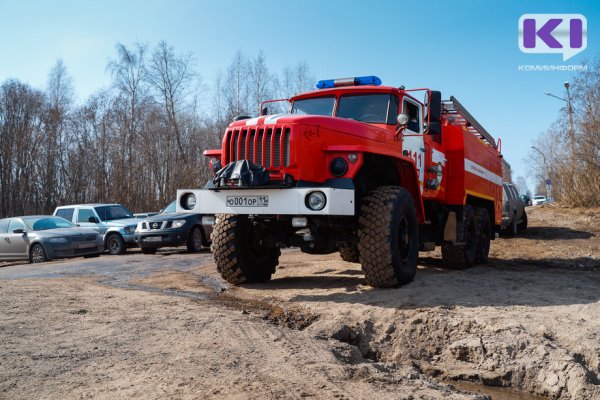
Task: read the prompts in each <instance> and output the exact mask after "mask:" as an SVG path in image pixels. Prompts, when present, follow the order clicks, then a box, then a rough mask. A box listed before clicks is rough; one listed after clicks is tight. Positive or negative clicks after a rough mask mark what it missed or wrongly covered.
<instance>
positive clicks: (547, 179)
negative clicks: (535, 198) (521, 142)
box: [531, 146, 552, 199]
mask: <svg viewBox="0 0 600 400" xmlns="http://www.w3.org/2000/svg"><path fill="white" fill-rule="evenodd" d="M531 148H532V149H534V150H535V151H537V152H538V153H540V154H541V155H542V160H544V175H546V176H545V177H544V184H545V185H546V198H547V199H548V198H550V197H551V196H552V181H551V180H550V174H549V172H548V167H547V164H546V156H545V155H544V153H542V151H541V150H540V149H538V148H537V147H535V146H531ZM548 182H550V183H548Z"/></svg>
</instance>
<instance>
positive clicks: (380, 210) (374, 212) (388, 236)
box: [358, 186, 419, 288]
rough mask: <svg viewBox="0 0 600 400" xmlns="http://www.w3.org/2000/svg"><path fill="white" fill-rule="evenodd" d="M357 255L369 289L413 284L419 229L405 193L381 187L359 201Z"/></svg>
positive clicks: (413, 209) (411, 202)
mask: <svg viewBox="0 0 600 400" xmlns="http://www.w3.org/2000/svg"><path fill="white" fill-rule="evenodd" d="M358 253H359V259H360V264H361V265H362V270H363V272H364V273H365V279H366V281H367V283H368V284H369V285H371V286H375V287H382V288H384V287H394V286H398V285H403V284H406V283H409V282H410V281H412V280H413V278H414V276H415V273H416V271H417V261H418V257H419V226H418V222H417V214H416V212H415V206H414V203H413V199H412V197H411V195H410V193H409V192H408V191H407V190H406V189H404V188H402V187H398V186H382V187H379V188H377V189H375V190H373V191H372V192H371V193H369V195H368V196H367V197H365V198H364V199H363V204H362V206H361V209H360V217H359V219H358Z"/></svg>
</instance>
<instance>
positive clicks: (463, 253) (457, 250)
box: [442, 205, 478, 269]
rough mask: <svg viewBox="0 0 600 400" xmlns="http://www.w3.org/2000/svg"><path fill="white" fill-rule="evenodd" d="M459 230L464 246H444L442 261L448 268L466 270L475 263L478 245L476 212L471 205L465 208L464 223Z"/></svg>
mask: <svg viewBox="0 0 600 400" xmlns="http://www.w3.org/2000/svg"><path fill="white" fill-rule="evenodd" d="M458 228H459V229H460V230H461V231H462V232H463V235H462V236H463V242H464V244H457V245H455V244H452V243H444V244H442V260H443V261H444V264H445V265H446V266H447V267H448V268H452V269H465V268H468V267H471V266H472V265H473V264H474V263H475V257H476V254H477V244H478V240H477V222H476V220H475V212H474V211H473V207H471V206H470V205H466V206H465V207H464V209H463V219H462V223H461V224H460V226H459V227H458Z"/></svg>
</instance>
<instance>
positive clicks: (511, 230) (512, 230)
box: [508, 214, 519, 236]
mask: <svg viewBox="0 0 600 400" xmlns="http://www.w3.org/2000/svg"><path fill="white" fill-rule="evenodd" d="M517 233H519V225H518V224H517V214H514V215H513V219H512V221H510V225H508V234H509V235H510V236H517Z"/></svg>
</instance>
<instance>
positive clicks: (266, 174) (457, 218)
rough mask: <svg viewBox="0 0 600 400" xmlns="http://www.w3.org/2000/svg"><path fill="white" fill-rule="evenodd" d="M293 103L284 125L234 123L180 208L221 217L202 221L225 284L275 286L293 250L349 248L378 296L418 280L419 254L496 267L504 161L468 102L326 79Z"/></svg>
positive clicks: (182, 194)
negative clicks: (491, 260)
mask: <svg viewBox="0 0 600 400" xmlns="http://www.w3.org/2000/svg"><path fill="white" fill-rule="evenodd" d="M289 102H290V108H289V113H287V114H277V115H260V116H259V117H256V118H245V119H239V120H236V121H234V122H232V123H231V124H230V125H229V127H228V128H227V130H226V132H225V134H224V136H223V141H222V146H221V149H218V150H208V151H206V152H205V153H204V154H205V155H206V156H208V157H210V166H211V168H212V170H213V172H214V178H213V179H212V180H210V181H209V182H207V183H206V185H205V186H204V187H203V188H202V189H181V190H178V192H177V207H178V210H181V211H186V212H196V213H200V214H216V220H213V219H211V218H210V217H205V221H204V222H205V223H207V224H211V223H214V225H215V226H214V230H213V236H212V240H213V244H212V250H213V253H214V257H215V261H216V263H217V268H218V270H219V272H220V273H221V275H222V276H223V277H224V278H225V279H226V280H228V281H229V282H231V283H234V284H239V283H243V282H262V281H267V280H269V279H270V278H271V275H272V274H273V273H274V272H275V268H276V266H277V265H278V259H279V255H280V248H283V247H289V246H297V247H300V249H301V250H302V251H303V252H305V253H309V254H327V253H332V252H336V251H339V252H340V255H341V257H342V258H343V259H344V260H346V261H349V262H359V263H360V264H361V266H362V269H363V272H364V274H365V279H366V281H367V282H368V283H369V284H371V285H373V286H376V287H392V286H398V285H401V284H405V283H408V282H410V281H411V280H412V279H413V278H414V276H415V273H416V269H417V261H418V253H419V251H431V250H434V249H435V247H436V246H441V248H442V257H443V260H444V263H445V264H446V265H447V266H448V267H450V268H466V267H469V266H471V265H474V264H477V263H486V262H487V257H488V252H489V247H490V240H492V239H494V238H495V235H494V232H498V231H499V229H500V225H501V218H502V209H501V200H502V186H501V185H502V172H501V171H502V163H501V154H500V151H499V149H498V145H497V143H496V141H495V140H494V139H493V137H492V136H491V135H490V134H489V133H488V132H487V131H486V130H485V129H484V128H483V127H482V126H481V125H480V124H479V123H478V122H477V121H476V120H475V118H473V116H472V115H471V114H470V113H469V112H468V111H467V110H466V109H465V108H464V107H463V106H462V105H461V104H460V103H459V102H458V100H456V99H455V98H454V97H450V99H448V100H442V97H441V93H440V92H438V91H433V90H430V89H412V90H407V89H405V88H404V87H399V88H397V87H390V86H381V80H380V79H379V78H377V77H374V76H368V77H358V78H346V79H336V80H324V81H319V82H318V83H317V90H315V91H312V92H308V93H303V94H299V95H297V96H295V97H293V98H291V99H290V100H289ZM263 111H264V110H263Z"/></svg>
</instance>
